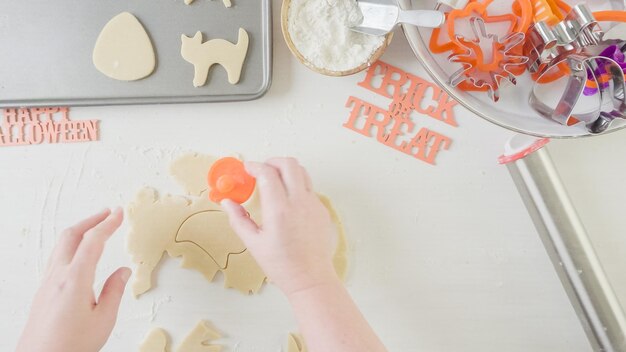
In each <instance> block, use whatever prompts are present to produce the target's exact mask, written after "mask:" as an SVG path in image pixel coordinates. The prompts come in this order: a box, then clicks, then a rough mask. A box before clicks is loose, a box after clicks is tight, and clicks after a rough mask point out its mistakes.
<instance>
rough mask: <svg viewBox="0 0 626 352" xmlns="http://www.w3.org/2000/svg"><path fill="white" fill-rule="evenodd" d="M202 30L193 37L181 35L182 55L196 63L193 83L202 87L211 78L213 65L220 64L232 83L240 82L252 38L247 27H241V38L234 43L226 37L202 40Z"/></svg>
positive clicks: (190, 61)
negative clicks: (210, 72) (225, 38)
mask: <svg viewBox="0 0 626 352" xmlns="http://www.w3.org/2000/svg"><path fill="white" fill-rule="evenodd" d="M202 40H203V38H202V32H197V33H196V35H195V36H194V37H193V38H189V37H187V36H186V35H184V34H183V35H182V36H181V41H182V47H181V55H182V56H183V58H184V59H185V60H186V61H187V62H189V63H191V64H193V65H194V69H195V74H194V78H193V85H194V86H195V87H202V86H203V85H205V84H206V82H207V80H208V78H209V70H210V69H211V66H213V65H215V64H220V65H222V67H224V68H225V69H226V72H227V73H228V82H229V83H230V84H237V83H239V79H240V78H241V72H242V70H243V64H244V61H245V60H246V55H247V54H248V45H249V43H250V38H249V36H248V32H246V30H245V29H243V28H239V40H238V42H237V44H233V43H231V42H229V41H227V40H224V39H213V40H209V41H207V42H205V43H203V42H202Z"/></svg>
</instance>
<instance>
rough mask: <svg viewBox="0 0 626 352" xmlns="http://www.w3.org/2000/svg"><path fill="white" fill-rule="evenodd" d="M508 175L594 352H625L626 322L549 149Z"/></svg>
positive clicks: (522, 160)
mask: <svg viewBox="0 0 626 352" xmlns="http://www.w3.org/2000/svg"><path fill="white" fill-rule="evenodd" d="M507 166H508V169H509V172H510V174H511V176H512V177H513V180H514V182H515V184H516V186H517V189H518V191H519V193H520V195H521V196H522V198H523V200H524V203H525V204H526V208H527V209H528V212H529V213H530V216H531V217H532V219H533V222H534V223H535V227H536V228H537V231H538V232H539V235H540V236H541V240H542V241H543V244H544V246H545V248H546V250H547V251H548V254H549V256H550V259H551V260H552V263H553V265H554V267H555V269H556V271H557V274H558V276H559V278H560V279H561V283H562V284H563V287H564V288H565V291H566V292H567V295H568V296H569V299H570V301H571V303H572V305H573V306H574V309H575V310H576V313H577V315H578V318H579V319H580V322H581V323H582V325H583V328H584V330H585V332H586V334H587V337H588V339H589V341H590V343H591V345H592V347H593V349H594V351H598V352H600V351H602V352H626V317H625V316H624V311H623V309H622V307H621V306H620V303H619V301H618V300H617V298H616V296H615V294H614V292H613V289H612V287H611V285H610V283H609V281H608V280H607V278H606V275H605V273H604V270H603V269H602V265H601V263H600V261H599V260H598V257H597V255H596V253H595V250H594V248H593V246H592V244H591V241H590V240H589V237H588V236H587V232H586V230H585V228H584V226H583V224H582V223H581V221H580V219H579V217H578V214H577V212H576V210H575V209H574V206H573V205H572V203H571V200H570V198H569V196H568V194H567V191H566V190H565V188H564V186H563V184H562V182H561V179H560V177H559V175H558V173H557V170H556V169H555V167H554V164H553V162H552V159H551V158H550V155H549V154H548V151H547V150H546V149H545V148H540V149H539V150H537V151H535V152H533V153H530V154H529V155H527V156H525V157H522V158H520V159H517V160H515V161H511V162H509V163H508V164H507Z"/></svg>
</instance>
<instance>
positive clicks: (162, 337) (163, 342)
mask: <svg viewBox="0 0 626 352" xmlns="http://www.w3.org/2000/svg"><path fill="white" fill-rule="evenodd" d="M168 345H169V337H168V335H167V333H166V332H165V330H163V329H158V328H157V329H154V330H152V331H151V332H150V333H149V334H148V336H146V339H145V340H144V341H143V343H142V344H141V346H140V347H139V352H168V351H169V348H168Z"/></svg>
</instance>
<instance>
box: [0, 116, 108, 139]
mask: <svg viewBox="0 0 626 352" xmlns="http://www.w3.org/2000/svg"><path fill="white" fill-rule="evenodd" d="M99 122H100V121H98V120H84V121H72V120H70V114H69V108H20V109H3V110H2V115H1V116H0V147H9V146H20V145H32V144H43V143H77V142H91V141H96V140H98V135H99V126H98V123H99Z"/></svg>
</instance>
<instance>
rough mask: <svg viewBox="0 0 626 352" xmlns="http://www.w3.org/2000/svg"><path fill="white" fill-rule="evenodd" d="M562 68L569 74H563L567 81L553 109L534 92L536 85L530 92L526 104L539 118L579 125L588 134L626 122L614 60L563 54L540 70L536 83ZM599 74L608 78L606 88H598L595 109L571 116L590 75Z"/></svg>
mask: <svg viewBox="0 0 626 352" xmlns="http://www.w3.org/2000/svg"><path fill="white" fill-rule="evenodd" d="M563 64H565V65H566V67H567V68H568V70H567V71H568V72H565V73H566V74H567V77H568V78H567V80H568V81H567V84H566V85H565V90H564V92H563V94H562V95H561V98H560V100H559V101H558V103H557V104H556V106H555V107H551V106H550V105H549V104H547V103H545V102H544V100H543V98H542V97H543V95H542V94H541V93H540V92H538V89H537V88H538V86H539V85H535V86H534V88H533V91H532V92H531V95H530V99H529V103H530V105H531V106H532V107H533V108H534V109H535V110H536V111H537V112H538V113H539V114H541V115H542V116H544V117H546V118H549V119H552V120H554V121H556V122H558V123H560V124H563V125H573V124H575V123H577V122H579V121H582V122H584V123H585V125H586V127H587V130H588V131H589V132H591V133H602V132H604V131H606V130H607V128H609V127H610V125H611V123H612V122H613V121H614V120H616V119H626V96H625V94H624V92H625V90H626V86H625V83H624V74H623V71H622V68H621V66H620V65H619V64H618V63H617V62H616V61H615V60H613V59H610V58H607V57H602V56H597V55H595V54H590V53H587V52H586V51H583V50H579V51H576V52H566V53H562V54H560V55H558V56H557V57H556V58H554V59H553V60H552V61H551V62H550V63H549V64H548V65H547V66H546V67H545V68H544V69H543V71H542V72H541V74H540V78H539V80H540V81H541V77H542V76H544V75H549V74H550V70H554V69H561V67H563ZM598 72H606V73H607V74H608V75H609V77H611V79H610V82H609V84H608V85H598V89H599V95H598V97H597V103H598V106H597V107H596V108H594V109H592V110H591V111H589V112H587V113H583V114H576V115H575V116H574V114H573V112H574V108H575V107H576V105H577V103H578V102H579V101H580V99H581V97H582V95H583V92H584V89H585V84H586V81H587V79H588V76H589V74H590V73H591V75H593V76H594V77H595V76H596V75H597V73H598ZM595 79H599V77H595Z"/></svg>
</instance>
